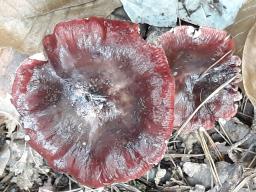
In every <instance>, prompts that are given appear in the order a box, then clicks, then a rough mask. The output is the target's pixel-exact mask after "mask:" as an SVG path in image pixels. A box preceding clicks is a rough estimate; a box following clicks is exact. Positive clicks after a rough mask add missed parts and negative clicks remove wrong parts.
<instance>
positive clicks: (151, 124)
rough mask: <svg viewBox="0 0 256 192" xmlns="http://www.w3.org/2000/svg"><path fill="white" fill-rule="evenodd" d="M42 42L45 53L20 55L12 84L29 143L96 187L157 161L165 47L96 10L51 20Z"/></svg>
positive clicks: (167, 108) (169, 88)
mask: <svg viewBox="0 0 256 192" xmlns="http://www.w3.org/2000/svg"><path fill="white" fill-rule="evenodd" d="M43 45H44V49H45V53H46V55H47V57H48V60H47V61H41V60H36V59H29V58H28V59H26V60H25V61H24V62H22V64H21V65H20V67H19V68H18V70H17V72H16V78H15V81H14V83H13V90H12V96H13V99H12V102H13V104H14V105H15V106H16V108H17V110H18V111H19V113H20V114H21V117H22V123H23V126H24V129H25V131H26V133H27V134H28V135H29V136H30V141H29V144H30V145H31V146H32V148H34V149H35V150H36V151H38V152H39V153H40V154H41V155H42V156H43V157H44V158H45V159H46V160H47V162H48V164H49V165H50V166H51V167H52V168H53V169H54V170H56V171H60V172H64V173H67V174H70V175H71V176H73V177H74V178H75V179H76V180H78V181H79V182H80V183H82V184H84V185H86V186H89V187H95V188H97V187H101V186H104V185H109V184H112V183H115V182H126V181H128V180H131V179H135V178H138V177H140V176H142V175H143V174H145V172H146V171H147V170H148V169H150V168H151V167H152V166H153V165H154V164H156V163H158V162H159V161H160V160H161V158H162V157H163V155H164V153H165V150H166V147H167V141H168V139H169V137H170V135H171V132H172V126H173V106H174V79H173V78H172V76H171V75H170V74H171V72H170V68H169V65H168V61H167V59H166V57H165V54H164V51H163V49H161V48H157V47H154V46H152V45H149V44H147V43H146V42H145V41H144V40H143V39H142V38H141V37H140V36H139V33H138V26H137V25H136V24H132V23H129V22H124V21H114V20H112V21H111V20H107V19H103V18H97V17H92V18H89V19H77V20H72V21H67V22H62V23H59V24H57V25H56V27H55V29H54V32H53V33H52V34H50V35H48V36H46V37H45V38H44V39H43Z"/></svg>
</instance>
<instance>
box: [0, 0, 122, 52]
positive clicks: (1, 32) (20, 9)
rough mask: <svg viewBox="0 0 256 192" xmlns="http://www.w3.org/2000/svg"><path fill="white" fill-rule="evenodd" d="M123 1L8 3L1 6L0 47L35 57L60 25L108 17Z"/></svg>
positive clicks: (11, 0)
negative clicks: (94, 17) (55, 26)
mask: <svg viewBox="0 0 256 192" xmlns="http://www.w3.org/2000/svg"><path fill="white" fill-rule="evenodd" d="M120 6H121V3H120V1H119V0H73V1H71V0H62V1H59V0H33V1H31V0H4V1H1V6H0V37H1V39H0V46H6V47H14V48H16V49H18V50H20V51H22V52H24V53H29V54H31V53H35V52H37V51H38V50H40V48H41V40H42V37H43V36H45V34H48V33H50V32H51V30H52V29H53V26H54V25H55V24H57V23H59V22H60V21H63V20H68V19H73V18H86V17H89V16H103V17H104V16H107V15H109V14H110V13H111V12H112V11H113V10H114V9H115V8H117V7H120Z"/></svg>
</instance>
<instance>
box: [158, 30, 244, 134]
mask: <svg viewBox="0 0 256 192" xmlns="http://www.w3.org/2000/svg"><path fill="white" fill-rule="evenodd" d="M156 44H158V46H160V47H162V48H163V49H164V50H165V54H166V57H167V59H168V62H169V65H170V68H171V71H172V73H173V76H174V78H175V87H176V95H175V107H174V108H175V115H174V116H175V120H174V127H176V128H179V127H181V126H183V125H185V127H184V128H185V130H184V131H193V130H196V129H198V128H200V127H204V128H205V129H210V128H212V127H214V124H215V121H217V120H218V119H220V118H223V119H227V120H228V119H230V118H231V117H233V116H234V115H235V114H236V112H237V105H236V104H235V102H236V101H238V100H240V99H241V96H240V93H239V92H238V86H237V82H238V81H239V80H240V69H239V65H240V63H241V61H240V59H239V57H237V56H234V55H233V50H234V41H233V40H232V39H231V38H230V37H229V36H228V34H227V32H225V31H221V30H217V29H212V28H207V27H200V28H199V29H196V28H194V27H192V26H178V27H175V28H173V29H171V31H168V32H166V33H164V34H163V35H161V36H160V37H159V38H158V40H157V42H156ZM229 81H230V82H229ZM225 83H227V85H225ZM222 85H225V86H224V87H223V89H220V91H218V92H216V94H215V91H216V90H217V89H218V88H220V87H221V86H222ZM211 94H213V96H212V97H211V96H210V95H211ZM206 99H208V100H206ZM204 101H206V102H205V103H204V104H203V105H201V104H202V103H203V102H204ZM200 105H201V106H200ZM198 107H201V108H198ZM197 109H198V111H196V113H194V112H195V110H197ZM193 113H194V116H191V114H193ZM190 117H192V118H191V119H189V118H190ZM187 120H189V121H187ZM184 123H186V124H184Z"/></svg>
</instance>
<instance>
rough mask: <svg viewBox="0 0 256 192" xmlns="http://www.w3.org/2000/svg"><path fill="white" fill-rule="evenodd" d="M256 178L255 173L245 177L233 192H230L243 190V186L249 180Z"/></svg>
mask: <svg viewBox="0 0 256 192" xmlns="http://www.w3.org/2000/svg"><path fill="white" fill-rule="evenodd" d="M255 177H256V173H253V174H251V175H249V176H247V177H245V178H244V179H243V180H242V181H241V182H240V183H239V184H238V185H237V186H236V187H235V188H234V189H233V190H232V192H239V191H241V189H242V188H243V186H244V185H246V184H247V183H248V181H250V180H251V179H253V178H255Z"/></svg>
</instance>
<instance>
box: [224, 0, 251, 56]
mask: <svg viewBox="0 0 256 192" xmlns="http://www.w3.org/2000/svg"><path fill="white" fill-rule="evenodd" d="M255 21H256V1H255V0H247V2H246V3H245V4H244V5H243V6H242V8H241V9H240V11H239V12H238V14H237V17H236V19H235V22H234V23H233V24H232V25H230V26H229V27H227V28H226V30H227V31H228V32H229V33H230V34H231V36H232V37H233V38H234V39H235V42H236V54H238V55H239V56H242V53H243V48H244V43H245V40H246V37H247V34H248V32H249V31H250V29H251V28H252V26H253V24H254V23H255Z"/></svg>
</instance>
